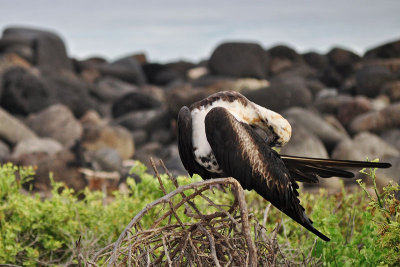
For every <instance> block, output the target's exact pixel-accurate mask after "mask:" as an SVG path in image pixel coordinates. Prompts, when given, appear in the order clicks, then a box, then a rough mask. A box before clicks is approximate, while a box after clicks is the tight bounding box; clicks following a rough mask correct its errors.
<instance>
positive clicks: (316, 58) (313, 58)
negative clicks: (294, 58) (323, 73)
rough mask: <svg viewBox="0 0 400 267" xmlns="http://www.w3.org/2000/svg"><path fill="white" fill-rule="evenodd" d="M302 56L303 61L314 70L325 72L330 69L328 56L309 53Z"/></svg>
mask: <svg viewBox="0 0 400 267" xmlns="http://www.w3.org/2000/svg"><path fill="white" fill-rule="evenodd" d="M302 56H303V60H304V61H305V62H306V63H307V64H308V65H309V66H310V67H312V68H314V69H317V70H325V69H328V68H330V63H329V59H328V57H327V56H326V55H321V54H319V53H317V52H308V53H305V54H303V55H302Z"/></svg>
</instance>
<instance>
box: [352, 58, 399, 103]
mask: <svg viewBox="0 0 400 267" xmlns="http://www.w3.org/2000/svg"><path fill="white" fill-rule="evenodd" d="M393 79H394V76H393V74H392V72H391V71H390V70H389V69H388V68H386V67H384V66H381V65H365V66H364V67H363V68H361V69H359V70H358V71H357V72H356V91H357V94H362V95H366V96H369V97H375V96H377V95H379V94H380V93H381V92H380V91H381V88H382V87H383V85H384V84H385V83H386V82H389V81H392V80H393Z"/></svg>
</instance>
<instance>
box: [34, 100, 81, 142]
mask: <svg viewBox="0 0 400 267" xmlns="http://www.w3.org/2000/svg"><path fill="white" fill-rule="evenodd" d="M26 123H27V125H28V126H29V127H30V128H31V129H32V130H34V131H35V133H36V134H37V135H39V136H41V137H50V138H52V139H54V140H57V141H59V142H60V143H61V144H63V145H64V146H66V147H69V146H71V145H73V144H74V143H75V141H76V140H77V139H80V138H81V136H82V125H81V124H80V122H79V121H78V120H76V119H75V117H74V115H73V114H72V112H71V111H70V110H69V108H68V107H66V106H64V105H62V104H56V105H52V106H50V107H48V108H46V109H44V110H42V111H40V112H39V113H35V114H31V115H29V117H28V119H27V121H26Z"/></svg>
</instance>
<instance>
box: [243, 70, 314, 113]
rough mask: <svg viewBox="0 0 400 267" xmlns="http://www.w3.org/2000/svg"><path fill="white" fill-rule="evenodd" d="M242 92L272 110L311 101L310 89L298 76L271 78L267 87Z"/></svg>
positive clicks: (251, 99)
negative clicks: (283, 78)
mask: <svg viewBox="0 0 400 267" xmlns="http://www.w3.org/2000/svg"><path fill="white" fill-rule="evenodd" d="M243 94H244V96H246V97H247V98H248V99H249V100H250V101H253V102H254V103H256V104H258V105H260V106H263V107H266V108H269V109H272V110H274V111H280V110H284V109H286V108H289V107H294V106H299V107H306V106H308V105H310V104H311V101H312V95H311V92H310V90H309V89H308V88H307V87H306V84H305V83H304V79H302V78H299V77H293V79H290V80H288V81H284V80H271V85H270V86H269V87H266V88H262V89H258V90H253V91H248V92H244V93H243Z"/></svg>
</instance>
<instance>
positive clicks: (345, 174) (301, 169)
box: [280, 155, 392, 183]
mask: <svg viewBox="0 0 400 267" xmlns="http://www.w3.org/2000/svg"><path fill="white" fill-rule="evenodd" d="M280 157H281V159H282V160H283V162H284V163H285V166H286V167H287V169H288V170H289V172H290V174H291V176H292V177H293V178H294V179H296V181H299V182H309V183H315V182H317V181H318V178H317V177H316V175H318V176H319V177H321V178H329V177H342V178H353V177H354V174H353V173H352V172H350V171H346V170H343V169H346V168H389V167H391V166H392V165H391V164H390V163H387V162H369V161H354V160H336V159H321V158H306V157H295V156H288V155H281V156H280Z"/></svg>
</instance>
